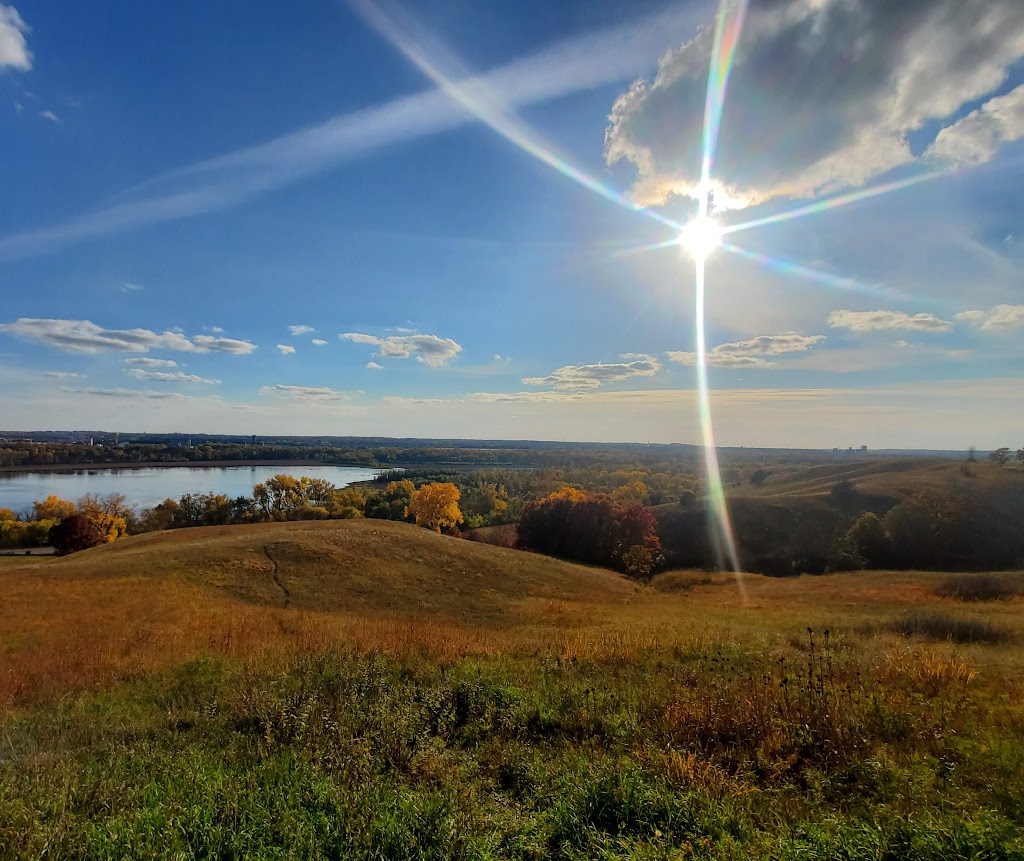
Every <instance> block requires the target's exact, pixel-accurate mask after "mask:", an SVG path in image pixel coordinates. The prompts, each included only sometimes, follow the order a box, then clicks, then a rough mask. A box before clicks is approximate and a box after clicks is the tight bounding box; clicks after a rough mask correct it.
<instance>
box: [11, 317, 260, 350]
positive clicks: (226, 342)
mask: <svg viewBox="0 0 1024 861" xmlns="http://www.w3.org/2000/svg"><path fill="white" fill-rule="evenodd" d="M0 332H6V333H8V334H11V335H14V336H16V337H18V338H22V339H24V340H26V341H33V342H35V343H37V344H43V345H44V346H47V347H55V348H57V349H61V350H70V351H72V352H76V353H102V352H107V351H122V352H127V353H146V352H149V351H150V350H177V351H179V352H183V353H210V352H216V353H237V354H246V353H251V352H252V351H253V350H255V349H256V345H255V344H251V343H249V342H248V341H238V340H234V339H232V338H214V337H211V336H209V335H196V336H195V337H194V338H193V339H192V340H189V339H188V338H187V337H185V335H183V334H182V333H181V332H180V331H170V330H168V331H164V332H153V331H151V330H149V329H104V328H103V327H102V326H97V325H96V324H95V323H93V322H92V321H90V320H51V319H38V318H33V317H20V318H18V319H17V320H15V321H14V322H13V323H0Z"/></svg>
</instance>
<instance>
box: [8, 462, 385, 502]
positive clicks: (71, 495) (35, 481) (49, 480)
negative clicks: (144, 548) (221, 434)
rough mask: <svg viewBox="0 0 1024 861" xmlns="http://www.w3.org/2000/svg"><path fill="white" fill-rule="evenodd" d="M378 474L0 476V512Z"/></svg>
mask: <svg viewBox="0 0 1024 861" xmlns="http://www.w3.org/2000/svg"><path fill="white" fill-rule="evenodd" d="M377 473H378V470H376V469H369V468H366V467H357V466H173V467H139V468H132V469H101V468H98V467H97V468H83V469H75V470H69V471H67V472H8V473H0V508H11V509H13V510H14V511H15V512H19V513H20V512H22V511H25V510H27V509H30V508H31V507H32V503H33V502H35V501H36V500H42V499H46V497H47V496H49V495H50V494H54V495H55V496H59V497H60V498H61V499H70V500H77V499H79V498H80V497H82V496H84V495H85V494H87V493H99V494H101V495H105V494H108V493H123V494H124V496H125V499H126V500H127V502H128V504H129V505H133V506H135V507H136V508H139V509H141V508H150V507H152V506H154V505H156V504H157V503H160V502H163V501H164V500H165V499H167V498H168V497H170V498H171V499H178V498H180V497H181V496H182V495H183V494H186V493H223V494H224V495H225V496H227V497H230V498H232V499H234V498H235V497H237V496H251V495H252V486H253V485H254V484H256V483H257V482H261V481H266V480H267V479H268V478H271V477H273V476H275V475H282V474H283V475H294V476H296V477H298V476H302V475H308V476H309V477H310V478H324V479H327V481H329V482H331V483H332V484H335V485H337V486H338V487H344V486H346V485H349V484H354V483H355V482H358V481H368V480H370V479H372V478H373V477H374V476H376V475H377Z"/></svg>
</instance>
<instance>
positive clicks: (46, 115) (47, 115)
mask: <svg viewBox="0 0 1024 861" xmlns="http://www.w3.org/2000/svg"><path fill="white" fill-rule="evenodd" d="M39 116H40V117H42V118H43V119H44V120H49V121H50V122H51V123H57V124H58V125H59V124H60V122H61V118H60V117H58V116H57V115H56V114H55V113H54V112H53V111H40V112H39Z"/></svg>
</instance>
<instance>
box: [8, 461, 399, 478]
mask: <svg viewBox="0 0 1024 861" xmlns="http://www.w3.org/2000/svg"><path fill="white" fill-rule="evenodd" d="M232 466H242V467H244V466H285V467H295V466H336V467H341V468H345V469H375V470H388V469H396V468H398V467H392V466H367V465H366V464H356V463H330V462H328V461H323V460H172V461H159V462H154V463H147V462H131V461H129V462H127V463H47V464H28V465H21V466H0V475H4V474H9V473H34V472H68V473H71V472H81V471H82V470H119V469H190V468H193V469H207V468H209V469H221V468H224V467H232Z"/></svg>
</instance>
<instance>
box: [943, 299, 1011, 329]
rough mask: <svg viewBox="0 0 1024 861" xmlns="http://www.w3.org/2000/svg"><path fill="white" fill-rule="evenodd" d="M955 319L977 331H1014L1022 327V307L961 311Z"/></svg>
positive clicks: (1005, 306) (1007, 306)
mask: <svg viewBox="0 0 1024 861" xmlns="http://www.w3.org/2000/svg"><path fill="white" fill-rule="evenodd" d="M956 319H957V320H962V321H963V322H965V323H970V324H971V325H972V326H977V327H978V328H979V329H1016V328H1019V327H1020V326H1024V305H996V306H995V307H994V308H993V309H992V310H991V311H978V310H975V311H961V312H960V313H959V314H957V315H956Z"/></svg>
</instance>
